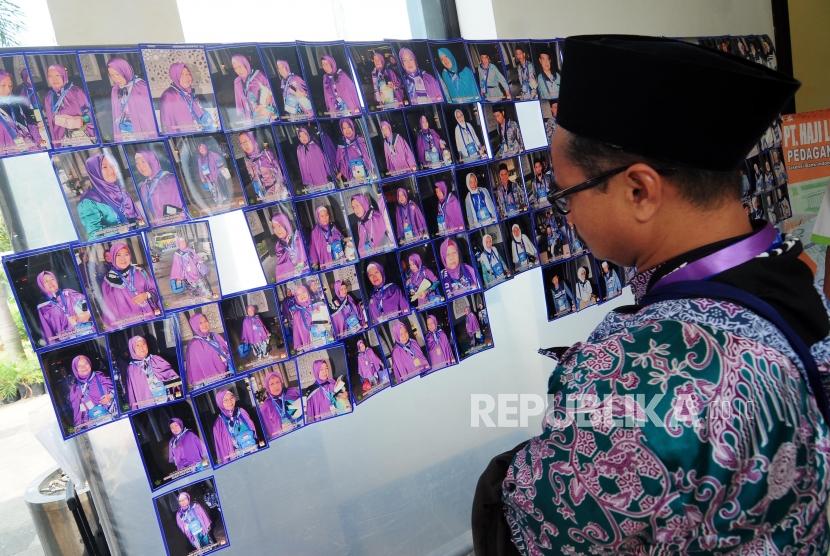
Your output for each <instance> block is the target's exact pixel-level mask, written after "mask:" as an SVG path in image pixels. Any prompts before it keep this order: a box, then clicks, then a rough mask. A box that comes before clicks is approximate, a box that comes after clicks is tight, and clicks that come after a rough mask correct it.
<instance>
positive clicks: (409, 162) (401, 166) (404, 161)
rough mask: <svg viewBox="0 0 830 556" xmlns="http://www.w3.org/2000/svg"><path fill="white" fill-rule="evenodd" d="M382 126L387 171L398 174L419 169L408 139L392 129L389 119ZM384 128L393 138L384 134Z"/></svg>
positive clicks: (390, 173)
mask: <svg viewBox="0 0 830 556" xmlns="http://www.w3.org/2000/svg"><path fill="white" fill-rule="evenodd" d="M380 128H381V136H382V137H383V154H384V156H385V158H386V172H387V173H388V174H389V175H396V174H403V173H405V172H414V171H415V170H417V169H418V165H417V163H416V162H415V155H414V154H413V153H412V147H410V146H409V143H407V142H406V139H404V138H403V137H401V135H400V134H399V133H395V132H394V131H392V125H391V124H390V123H389V122H387V121H382V122H381V123H380ZM384 129H388V130H389V137H391V139H387V138H386V137H385V136H384V135H383V131H382V130H384Z"/></svg>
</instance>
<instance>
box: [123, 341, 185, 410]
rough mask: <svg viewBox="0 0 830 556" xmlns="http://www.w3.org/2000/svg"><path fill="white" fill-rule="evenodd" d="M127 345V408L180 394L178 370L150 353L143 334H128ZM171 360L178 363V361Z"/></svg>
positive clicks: (147, 404) (172, 397)
mask: <svg viewBox="0 0 830 556" xmlns="http://www.w3.org/2000/svg"><path fill="white" fill-rule="evenodd" d="M127 345H128V347H129V351H130V362H129V364H128V365H127V372H126V376H125V378H126V379H127V380H126V384H125V389H126V391H127V405H128V409H129V410H136V409H142V408H145V407H150V406H153V405H158V404H162V403H166V402H168V401H172V400H174V399H176V398H177V397H181V395H182V392H181V390H182V389H181V386H182V381H181V377H180V376H179V373H178V372H176V370H175V369H174V368H173V366H172V365H171V364H170V362H169V361H167V360H166V359H165V358H164V357H162V356H161V355H156V354H154V353H150V346H149V344H148V342H147V339H146V338H145V337H144V336H140V335H138V334H136V335H134V336H131V337H130V339H129V340H128V343H127ZM173 363H174V364H176V365H178V361H173ZM177 393H178V396H177V395H176V394H177Z"/></svg>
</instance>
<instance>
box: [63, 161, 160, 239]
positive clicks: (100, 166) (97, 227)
mask: <svg viewBox="0 0 830 556" xmlns="http://www.w3.org/2000/svg"><path fill="white" fill-rule="evenodd" d="M84 166H85V168H86V173H87V176H88V177H89V181H90V187H89V189H87V190H86V191H85V192H84V194H83V195H81V198H80V200H79V201H78V207H77V210H78V219H79V220H80V222H81V226H82V227H83V232H84V233H85V234H86V237H87V239H95V238H100V237H104V236H107V235H116V234H119V233H124V232H127V231H129V230H131V229H134V228H136V227H143V226H145V225H146V223H147V222H146V220H145V217H144V211H143V210H142V209H141V205H140V204H139V205H136V204H135V203H134V202H133V199H132V197H130V194H129V193H127V191H126V190H125V189H124V186H123V185H122V184H121V178H120V176H119V173H118V165H117V164H116V163H115V161H114V160H113V159H112V158H109V157H108V156H107V155H105V154H95V155H92V156H90V157H89V158H87V159H86V161H85V162H84Z"/></svg>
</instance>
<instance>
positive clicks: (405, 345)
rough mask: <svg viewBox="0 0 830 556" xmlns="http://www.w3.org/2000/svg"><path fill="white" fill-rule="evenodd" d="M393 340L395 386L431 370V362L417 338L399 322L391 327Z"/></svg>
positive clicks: (392, 323) (395, 322) (394, 322)
mask: <svg viewBox="0 0 830 556" xmlns="http://www.w3.org/2000/svg"><path fill="white" fill-rule="evenodd" d="M389 330H390V332H391V333H392V340H393V341H394V342H395V345H394V346H393V347H392V374H393V376H394V377H395V384H400V383H401V382H403V381H405V380H407V379H410V378H412V377H414V376H417V375H419V374H421V373H422V372H424V371H428V370H430V365H429V360H428V359H427V357H426V355H424V351H423V350H422V349H421V346H419V345H418V342H416V341H415V338H413V337H412V336H410V335H409V328H408V327H407V326H406V325H405V324H404V323H402V322H401V321H399V320H395V321H392V322H391V323H390V326H389Z"/></svg>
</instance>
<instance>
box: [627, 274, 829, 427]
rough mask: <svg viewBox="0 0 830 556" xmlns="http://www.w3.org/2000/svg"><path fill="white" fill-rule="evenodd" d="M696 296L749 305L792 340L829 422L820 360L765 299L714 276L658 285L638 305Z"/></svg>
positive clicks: (742, 305) (789, 340) (814, 395)
mask: <svg viewBox="0 0 830 556" xmlns="http://www.w3.org/2000/svg"><path fill="white" fill-rule="evenodd" d="M696 298H697V299H699V298H706V299H716V300H720V301H729V302H732V303H735V304H736V305H740V306H741V307H744V308H746V309H749V310H750V311H752V312H753V313H755V314H756V315H758V316H759V317H761V318H763V319H765V320H767V321H769V322H770V323H771V324H773V325H774V326H775V327H776V328H778V330H779V331H780V332H781V333H782V334H783V335H784V337H785V338H786V339H787V341H788V342H789V344H790V347H791V348H792V349H793V351H795V354H796V356H798V358H799V359H801V363H802V364H803V365H804V369H805V371H806V374H807V381H808V383H809V385H810V389H811V390H812V392H813V397H815V399H816V404H817V405H818V408H819V411H821V414H822V415H823V416H824V421H825V423H827V424H828V425H830V402H828V399H827V392H826V391H825V390H824V387H823V386H822V381H821V376H820V374H819V370H818V364H817V363H816V360H815V358H814V357H813V354H812V352H811V351H810V347H809V346H808V345H807V343H806V342H805V341H804V340H803V339H802V338H801V336H799V335H798V334H797V333H796V332H795V330H793V328H792V326H790V325H789V324H788V323H787V321H786V320H784V318H783V317H782V316H781V314H780V313H779V312H778V311H777V310H775V308H774V307H773V306H772V305H770V304H769V303H767V302H766V301H764V300H763V299H761V298H759V297H758V296H756V295H753V294H751V293H749V292H747V291H745V290H742V289H740V288H737V287H735V286H730V285H729V284H724V283H721V282H713V281H711V280H689V281H684V282H675V283H673V284H667V285H665V286H662V287H658V288H657V289H655V290H654V291H652V292H649V293H647V294H646V295H645V296H644V297H643V299H642V300H641V301H640V303H639V305H640V306H641V307H646V306H648V305H651V304H653V303H657V302H659V301H670V300H675V299H696Z"/></svg>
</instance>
